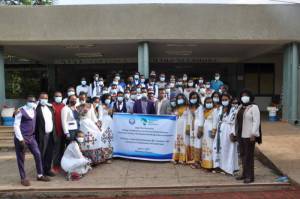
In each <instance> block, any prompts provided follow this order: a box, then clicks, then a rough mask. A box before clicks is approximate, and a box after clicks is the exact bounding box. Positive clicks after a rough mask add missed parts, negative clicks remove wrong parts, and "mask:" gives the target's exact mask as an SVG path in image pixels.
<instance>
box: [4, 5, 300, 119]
mask: <svg viewBox="0 0 300 199" xmlns="http://www.w3.org/2000/svg"><path fill="white" fill-rule="evenodd" d="M299 19H300V6H299V5H294V4H293V5H209V4H195V5H193V4H141V5H132V4H131V5H73V6H71V5H70V6H37V7H31V6H16V7H10V6H1V7H0V104H15V103H17V102H19V101H20V100H19V99H20V98H21V97H18V94H16V93H14V92H17V91H15V90H17V89H16V88H15V87H16V82H18V75H19V76H20V75H21V76H22V75H23V74H25V73H31V74H34V76H35V77H36V76H39V75H40V76H41V78H40V79H41V80H40V81H41V82H42V83H45V85H46V86H45V87H46V89H47V90H48V91H54V90H56V89H62V88H63V89H65V88H66V87H68V86H70V84H76V83H78V82H79V79H80V77H81V76H83V75H84V76H88V75H89V74H90V75H92V74H93V73H94V72H100V73H102V74H103V75H106V74H109V73H111V72H112V71H123V72H125V73H126V72H133V71H136V70H138V71H139V72H141V73H142V74H144V75H145V76H148V75H149V71H151V70H156V71H157V72H160V71H162V72H166V73H168V74H170V73H174V74H177V75H182V73H184V72H187V73H188V74H189V75H190V76H195V77H197V76H200V75H202V76H205V78H206V79H209V78H211V77H212V75H213V73H214V72H221V74H222V78H224V81H225V82H226V83H227V84H228V85H229V86H230V87H231V88H232V91H233V92H234V93H238V92H239V91H240V90H241V89H242V88H243V87H249V88H250V89H252V90H254V93H255V94H256V103H258V104H259V105H260V107H261V108H262V109H263V110H265V108H266V106H268V105H269V104H270V103H271V99H272V98H276V97H277V98H281V99H282V107H283V109H282V110H283V119H285V120H288V121H290V122H292V123H295V121H298V120H299V119H300V105H299V104H300V92H299V89H300V86H299V84H300V78H299V73H300V70H299V42H300V23H299ZM44 77H45V78H44ZM30 78H34V77H30ZM30 78H27V79H29V80H27V81H28V84H30V82H32V81H30V80H31V79H30ZM12 80H13V81H12ZM67 80H68V81H67ZM42 83H41V84H42ZM43 85H44V84H43ZM32 86H33V87H34V86H35V87H38V86H39V85H36V84H33V85H32ZM17 87H18V85H17ZM8 88H14V89H13V90H14V91H13V92H12V91H11V90H10V89H8ZM44 89H45V88H44ZM13 98H14V99H13Z"/></svg>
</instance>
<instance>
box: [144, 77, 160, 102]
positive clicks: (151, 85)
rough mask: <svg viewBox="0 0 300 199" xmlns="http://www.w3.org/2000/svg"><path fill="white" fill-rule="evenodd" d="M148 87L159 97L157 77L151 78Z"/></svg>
mask: <svg viewBox="0 0 300 199" xmlns="http://www.w3.org/2000/svg"><path fill="white" fill-rule="evenodd" d="M146 88H147V89H153V91H154V96H155V97H156V98H157V97H158V85H157V84H156V83H155V78H154V77H153V76H152V77H150V79H149V82H148V83H147V84H146Z"/></svg>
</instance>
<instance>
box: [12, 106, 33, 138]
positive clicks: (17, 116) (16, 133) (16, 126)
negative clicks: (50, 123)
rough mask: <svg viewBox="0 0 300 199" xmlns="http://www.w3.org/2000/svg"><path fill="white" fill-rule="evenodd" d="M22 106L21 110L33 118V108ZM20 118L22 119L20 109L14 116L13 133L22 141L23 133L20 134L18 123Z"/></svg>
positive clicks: (19, 123)
mask: <svg viewBox="0 0 300 199" xmlns="http://www.w3.org/2000/svg"><path fill="white" fill-rule="evenodd" d="M21 108H23V110H24V111H25V112H26V113H27V114H28V116H29V117H30V118H33V117H34V113H35V110H34V109H33V108H29V107H28V106H23V107H21ZM21 120H22V113H21V111H20V112H19V113H18V114H17V115H16V116H15V121H14V131H15V135H16V138H17V139H18V140H19V141H23V140H24V139H23V135H22V132H21V128H20V125H21Z"/></svg>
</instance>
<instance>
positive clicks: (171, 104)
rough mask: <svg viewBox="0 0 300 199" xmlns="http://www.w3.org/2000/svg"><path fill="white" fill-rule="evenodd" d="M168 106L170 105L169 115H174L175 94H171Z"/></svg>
mask: <svg viewBox="0 0 300 199" xmlns="http://www.w3.org/2000/svg"><path fill="white" fill-rule="evenodd" d="M170 106H171V113H170V114H171V115H175V112H176V97H175V96H171V99H170Z"/></svg>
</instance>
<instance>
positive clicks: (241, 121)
mask: <svg viewBox="0 0 300 199" xmlns="http://www.w3.org/2000/svg"><path fill="white" fill-rule="evenodd" d="M240 101H241V103H242V105H241V107H240V108H239V110H238V113H237V118H236V126H235V127H236V128H235V132H236V137H237V140H238V143H239V152H240V158H241V160H242V166H243V172H242V174H241V176H239V177H237V178H236V179H237V180H244V183H251V182H254V149H255V143H256V142H257V143H259V144H261V142H262V138H261V137H262V136H261V128H260V111H259V108H258V106H257V105H256V104H254V103H253V101H254V96H253V94H252V92H251V91H249V90H247V89H245V90H243V91H242V92H241V93H240Z"/></svg>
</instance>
